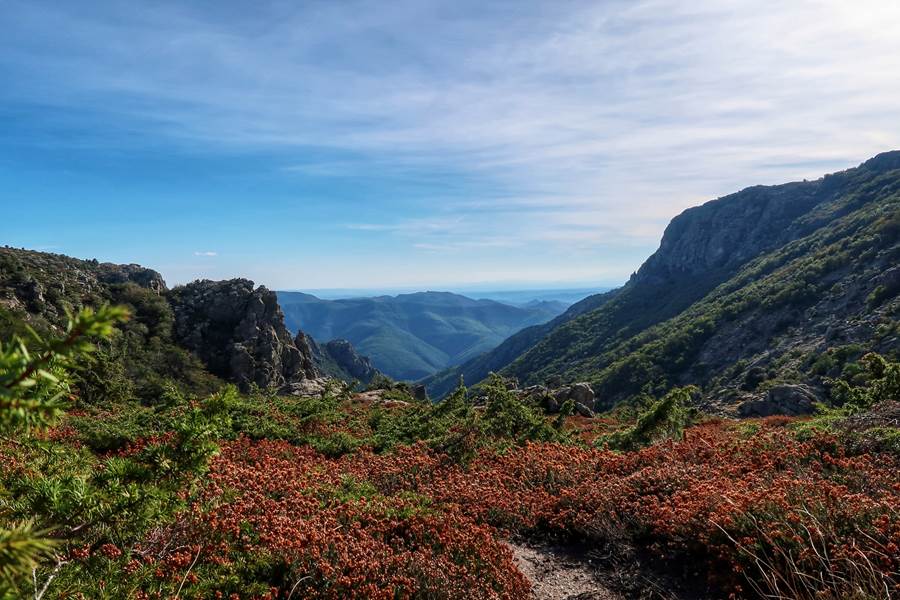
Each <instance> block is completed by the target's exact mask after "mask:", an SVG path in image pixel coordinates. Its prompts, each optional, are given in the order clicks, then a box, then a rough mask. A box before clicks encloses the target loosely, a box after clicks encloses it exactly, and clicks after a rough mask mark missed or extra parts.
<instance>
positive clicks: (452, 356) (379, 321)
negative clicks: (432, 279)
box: [278, 291, 561, 380]
mask: <svg viewBox="0 0 900 600" xmlns="http://www.w3.org/2000/svg"><path fill="white" fill-rule="evenodd" d="M278 294H279V302H280V304H281V306H282V308H283V310H284V312H285V318H286V323H287V326H288V328H289V329H292V330H293V329H302V330H304V331H306V332H307V333H309V334H310V335H311V336H312V337H313V338H314V339H316V340H317V341H318V342H321V343H324V342H326V341H328V340H331V339H334V338H342V339H347V340H349V341H350V342H352V343H353V345H354V346H355V347H356V348H357V349H358V350H359V351H360V352H362V353H363V354H366V355H367V356H369V357H370V358H371V360H372V362H373V364H374V365H375V366H376V367H377V368H378V369H379V370H381V371H383V372H384V373H385V374H387V375H390V376H391V377H394V378H397V379H403V380H418V379H420V378H422V377H425V376H427V375H430V374H432V373H434V372H436V371H438V370H440V369H442V368H444V367H446V366H448V365H451V364H456V363H459V362H464V361H465V360H467V359H468V358H469V357H471V356H474V355H477V354H480V353H481V352H483V351H484V350H487V349H488V348H492V347H494V346H496V345H497V344H499V343H500V342H502V341H503V340H504V339H506V338H507V337H508V336H509V335H511V334H512V333H515V332H516V331H519V330H521V329H523V328H525V327H529V326H531V325H534V324H537V323H541V322H545V321H547V320H549V319H551V318H552V317H554V316H555V315H556V313H557V311H559V309H560V308H561V306H560V305H559V304H558V303H539V304H537V305H533V306H530V307H523V306H512V305H509V304H504V303H502V302H497V301H494V300H488V299H473V298H469V297H467V296H463V295H460V294H454V293H452V292H436V291H425V292H415V293H408V294H398V295H396V296H387V295H384V296H375V297H372V298H345V299H338V300H323V299H320V298H317V297H316V296H313V295H311V294H306V293H303V292H278Z"/></svg>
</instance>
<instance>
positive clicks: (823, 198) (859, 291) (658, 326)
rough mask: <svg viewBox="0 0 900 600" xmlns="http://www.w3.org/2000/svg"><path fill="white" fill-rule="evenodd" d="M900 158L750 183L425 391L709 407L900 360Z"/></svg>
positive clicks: (695, 211) (819, 393) (688, 214)
mask: <svg viewBox="0 0 900 600" xmlns="http://www.w3.org/2000/svg"><path fill="white" fill-rule="evenodd" d="M898 292H900V152H888V153H885V154H881V155H879V156H877V157H875V158H873V159H871V160H869V161H867V162H865V163H863V164H862V165H861V166H859V167H858V168H855V169H849V170H847V171H842V172H840V173H835V174H832V175H827V176H825V177H822V178H821V179H818V180H816V181H808V182H798V183H789V184H785V185H777V186H755V187H751V188H748V189H746V190H743V191H741V192H738V193H736V194H732V195H730V196H726V197H723V198H720V199H718V200H714V201H712V202H709V203H707V204H704V205H703V206H699V207H696V208H692V209H689V210H687V211H685V212H684V213H683V214H681V215H679V216H678V217H676V218H675V219H673V221H672V222H671V224H670V225H669V226H668V228H667V229H666V232H665V234H664V236H663V239H662V242H661V244H660V247H659V250H657V252H656V253H655V254H653V255H652V256H651V257H650V258H648V259H647V261H646V262H645V263H644V265H643V266H642V267H641V268H640V269H639V270H638V271H637V273H635V274H634V276H633V277H632V278H631V280H630V281H629V282H628V283H627V284H626V285H625V286H623V287H622V288H619V289H618V290H615V291H613V292H608V293H606V294H602V295H598V296H594V297H591V298H587V299H585V300H583V301H582V302H580V303H579V304H576V305H574V306H573V307H572V308H571V309H570V310H569V311H568V312H567V313H565V314H564V315H562V316H560V317H558V318H556V319H555V320H554V321H552V322H551V323H549V324H547V325H545V326H542V327H538V328H532V329H530V330H525V331H523V332H521V333H520V334H518V335H516V336H513V337H512V338H510V339H509V340H507V341H506V342H504V343H503V344H502V345H500V346H499V347H498V348H497V349H495V350H493V351H491V352H488V353H487V354H485V355H483V356H480V357H478V358H476V359H473V360H472V361H470V362H468V363H465V364H463V365H462V366H460V367H458V368H456V369H453V370H450V371H448V372H446V373H443V374H440V375H438V376H435V377H434V378H431V379H430V380H428V382H427V384H428V386H429V389H430V391H431V392H432V394H433V395H435V396H437V397H440V396H441V395H442V394H445V393H447V392H448V391H449V390H450V389H452V387H453V386H454V385H455V384H456V381H457V380H458V379H459V376H460V375H462V376H463V377H464V378H465V381H466V382H467V383H469V384H474V383H477V382H478V381H480V380H481V379H483V378H484V377H486V376H487V374H488V372H490V371H496V372H499V373H502V374H503V375H506V376H509V377H515V378H517V379H518V380H519V381H520V382H521V383H522V384H525V385H527V384H539V383H545V382H546V381H548V380H554V379H556V380H562V381H587V382H590V383H591V385H592V387H593V388H594V390H595V391H596V393H597V395H598V399H599V400H600V401H601V402H603V403H604V404H605V405H606V406H613V405H614V404H616V403H617V402H620V401H622V400H626V399H628V398H630V397H633V396H635V395H636V394H639V393H641V392H643V391H649V392H651V393H658V392H660V391H663V390H665V389H666V388H668V387H670V386H673V385H683V384H686V383H691V384H695V385H699V386H701V387H702V389H703V392H704V395H705V396H706V398H707V399H708V403H709V405H710V406H711V407H717V408H721V409H723V410H724V409H729V408H733V407H736V406H738V405H740V404H741V403H743V402H747V401H753V400H754V399H758V398H759V397H760V394H762V393H764V392H765V391H766V390H767V388H768V387H771V386H773V385H777V384H780V383H796V384H804V385H807V386H809V393H810V394H811V395H812V397H814V398H815V399H822V397H823V385H824V377H827V376H835V375H836V374H838V373H840V371H841V369H843V368H844V366H845V364H846V362H847V360H848V358H858V357H859V356H862V354H864V353H865V352H867V351H876V352H880V353H883V354H890V355H896V353H897V352H898V350H900V330H898V319H897V314H898V310H900V303H898V300H897V294H898Z"/></svg>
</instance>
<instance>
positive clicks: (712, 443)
mask: <svg viewBox="0 0 900 600" xmlns="http://www.w3.org/2000/svg"><path fill="white" fill-rule="evenodd" d="M126 314H127V313H126V312H125V311H123V310H120V309H109V308H106V309H102V310H98V311H97V312H91V311H84V312H81V313H80V314H79V315H78V316H77V317H75V318H74V319H73V321H72V323H71V325H70V326H69V328H68V329H67V330H66V333H65V334H63V335H60V336H58V337H56V338H48V339H47V340H39V339H32V340H30V341H28V342H27V343H26V342H23V341H21V340H18V339H17V340H15V341H14V342H13V343H12V344H11V345H4V346H3V348H2V351H0V423H2V427H3V431H4V433H3V437H2V439H0V590H2V594H3V595H4V597H8V598H21V597H35V598H37V599H38V600H40V599H42V598H47V599H49V598H110V599H112V598H173V597H175V598H216V597H224V598H270V599H271V598H335V599H337V598H448V599H449V598H462V597H466V598H510V599H512V598H525V597H527V596H528V594H529V591H528V590H529V588H528V583H527V581H525V580H524V578H523V577H522V575H521V574H520V573H519V571H518V570H517V569H516V567H515V564H514V561H513V558H512V554H511V553H510V551H509V550H508V548H507V547H506V546H505V545H503V540H504V539H505V538H509V537H517V536H521V537H525V538H528V539H541V538H552V539H554V540H556V541H557V542H570V543H575V542H577V543H579V544H584V545H587V546H588V547H593V548H595V549H598V550H601V551H602V553H603V554H604V555H605V556H607V557H608V559H607V563H608V564H607V567H609V568H615V566H616V565H617V564H619V563H618V562H617V561H618V560H623V561H624V560H634V559H637V560H638V561H640V560H645V561H646V562H647V563H650V562H652V564H654V565H655V567H656V571H655V572H656V573H658V574H660V576H663V575H665V576H667V577H671V578H673V581H680V582H689V581H690V582H693V584H694V586H695V587H696V588H697V589H698V590H699V591H700V593H701V594H703V595H706V596H709V597H714V598H721V597H727V596H728V595H729V594H731V595H733V597H756V596H763V597H768V598H810V599H812V598H817V599H818V598H828V599H835V600H836V599H838V598H860V599H862V598H883V599H887V598H890V597H892V596H894V595H896V594H898V593H900V550H898V548H900V482H898V480H897V473H898V472H900V452H898V446H897V445H892V443H894V442H895V441H896V440H897V439H898V436H897V430H896V428H895V427H896V422H895V421H891V418H894V419H895V417H890V415H894V414H895V413H894V412H891V411H893V410H895V409H894V408H892V407H895V406H896V404H897V403H896V398H897V393H898V391H900V390H898V372H900V365H898V364H897V363H893V362H891V361H888V360H885V359H883V358H882V357H878V356H876V355H871V354H868V355H864V356H862V357H859V358H858V359H857V360H851V361H850V362H848V363H847V365H845V366H844V367H842V373H843V375H841V376H838V377H836V378H834V379H833V380H832V382H831V389H832V397H833V406H832V407H830V408H827V409H825V408H823V410H822V412H821V414H819V415H818V416H816V417H813V418H812V419H805V420H798V419H789V418H782V417H772V418H768V419H763V420H748V421H740V422H738V421H730V420H717V419H711V418H709V417H703V416H702V415H700V414H698V413H696V412H695V411H692V410H691V409H690V408H689V407H690V406H692V405H693V402H692V398H693V394H695V393H696V390H694V389H692V388H679V389H675V390H672V391H671V392H669V393H668V394H666V395H664V396H663V397H661V398H659V399H656V400H653V399H652V398H647V399H646V400H645V402H644V404H645V406H646V408H645V409H644V410H643V411H642V412H639V413H638V414H637V415H635V416H634V418H630V419H627V420H620V419H616V418H613V417H611V418H608V419H603V420H594V421H599V422H601V423H602V424H603V430H602V431H599V432H598V431H597V430H596V429H592V428H590V427H588V426H587V420H585V419H582V418H580V417H574V416H570V417H566V416H564V417H562V418H559V417H550V416H545V415H544V414H543V411H542V410H541V409H540V407H539V406H538V405H536V404H530V403H529V402H528V401H523V400H521V399H519V397H518V396H516V395H515V394H513V393H511V392H509V391H508V390H507V386H506V383H505V382H504V381H503V380H502V379H500V378H494V379H492V380H490V381H488V382H487V383H486V384H485V385H484V386H483V387H482V388H481V389H480V390H479V398H478V399H477V400H476V399H475V398H473V397H472V396H471V395H470V394H469V393H467V391H466V390H465V389H464V388H462V387H460V388H459V389H458V390H457V391H456V392H455V393H454V394H453V395H452V396H451V397H450V398H448V399H447V400H446V401H445V402H443V403H440V404H430V403H428V402H423V401H417V400H415V399H413V398H412V397H411V395H410V394H409V393H408V392H407V391H406V390H405V389H404V388H403V386H400V385H393V386H389V388H390V389H383V390H379V391H378V394H377V395H376V396H367V395H354V394H352V393H351V392H350V391H349V390H348V388H347V387H346V386H344V385H340V384H335V385H334V386H333V387H332V388H331V389H329V390H327V391H326V392H325V393H323V394H321V395H320V396H318V397H314V398H296V397H279V396H277V395H274V394H270V393H268V392H265V391H257V392H251V393H250V394H240V393H238V392H237V390H236V389H235V388H233V387H230V386H226V387H223V388H220V389H218V390H217V391H215V392H214V393H211V394H207V395H201V396H196V397H195V396H190V395H185V394H184V392H183V391H181V389H179V387H178V386H168V387H166V386H164V387H163V390H162V391H161V392H160V393H159V395H158V396H157V397H155V398H153V399H147V398H145V397H143V396H139V395H135V394H114V393H110V394H108V395H104V394H101V393H99V392H97V391H96V388H92V387H90V383H88V382H89V381H90V380H89V379H88V377H89V376H90V375H89V371H90V369H88V370H87V371H86V370H85V369H84V366H85V365H87V364H90V363H89V362H88V361H90V360H93V361H95V362H93V363H92V364H94V365H98V364H100V361H102V358H101V357H102V352H103V348H107V347H109V346H108V345H109V343H110V341H109V340H114V338H115V337H116V336H119V335H122V334H121V331H122V330H121V329H114V325H115V324H116V323H117V322H120V321H121V320H122V319H125V318H126ZM133 322H134V320H133V318H132V321H130V323H133ZM129 326H130V325H125V326H124V328H125V330H127V328H128V327H129ZM103 340H107V341H103ZM848 356H849V355H848ZM848 365H852V366H848ZM82 386H84V389H88V390H93V391H92V392H91V393H89V394H85V393H84V392H83V391H82ZM373 398H374V399H373ZM618 414H626V413H625V412H621V411H620V413H618ZM879 415H887V417H880V416H879ZM888 417H889V418H888ZM892 423H893V425H892ZM892 436H893V438H892ZM892 440H893V442H892ZM698 574H699V576H698Z"/></svg>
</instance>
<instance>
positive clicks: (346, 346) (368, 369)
mask: <svg viewBox="0 0 900 600" xmlns="http://www.w3.org/2000/svg"><path fill="white" fill-rule="evenodd" d="M325 352H327V353H328V356H330V357H331V359H332V360H333V361H334V362H336V363H337V365H338V366H339V367H340V368H341V369H343V370H344V371H346V373H347V374H348V375H350V377H352V378H354V379H358V380H359V381H361V382H363V383H368V382H369V381H371V380H372V379H373V378H374V377H375V376H376V375H378V369H376V368H375V366H374V365H373V364H372V361H371V360H369V357H368V356H360V355H359V353H357V352H356V348H354V347H353V344H351V343H350V342H349V341H347V340H331V341H330V342H328V343H327V344H325Z"/></svg>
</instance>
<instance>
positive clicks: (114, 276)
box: [97, 263, 167, 294]
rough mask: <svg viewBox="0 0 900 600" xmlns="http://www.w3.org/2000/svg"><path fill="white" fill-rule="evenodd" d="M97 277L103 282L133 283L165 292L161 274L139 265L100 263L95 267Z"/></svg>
mask: <svg viewBox="0 0 900 600" xmlns="http://www.w3.org/2000/svg"><path fill="white" fill-rule="evenodd" d="M97 271H98V279H100V281H102V282H103V283H108V284H117V283H134V284H136V285H139V286H141V287H144V288H147V289H149V290H152V291H154V292H156V293H157V294H163V293H165V292H166V289H167V288H166V282H165V281H164V280H163V278H162V275H160V274H159V273H157V272H156V271H154V270H153V269H148V268H146V267H142V266H141V265H135V264H130V265H116V264H113V263H100V265H98V267H97Z"/></svg>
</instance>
